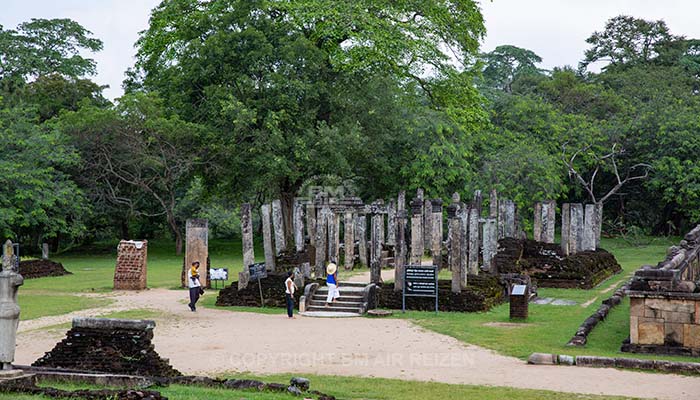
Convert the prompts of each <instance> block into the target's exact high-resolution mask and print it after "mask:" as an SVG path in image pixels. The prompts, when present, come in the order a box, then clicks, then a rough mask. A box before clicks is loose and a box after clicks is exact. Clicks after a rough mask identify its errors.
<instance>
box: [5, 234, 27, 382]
mask: <svg viewBox="0 0 700 400" xmlns="http://www.w3.org/2000/svg"><path fill="white" fill-rule="evenodd" d="M13 265H14V250H13V248H12V242H11V241H9V240H8V241H7V242H5V245H4V246H3V257H2V271H0V370H11V369H12V362H13V361H14V360H15V345H16V340H17V327H18V326H19V305H18V304H17V291H18V290H19V287H20V286H22V284H23V283H24V278H22V275H20V274H18V273H17V272H15V271H14V270H13Z"/></svg>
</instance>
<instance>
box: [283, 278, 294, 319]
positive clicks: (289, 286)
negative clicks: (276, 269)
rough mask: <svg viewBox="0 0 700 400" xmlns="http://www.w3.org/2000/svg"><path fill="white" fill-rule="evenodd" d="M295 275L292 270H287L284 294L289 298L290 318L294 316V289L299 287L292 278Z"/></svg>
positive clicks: (288, 310) (288, 309) (288, 312)
mask: <svg viewBox="0 0 700 400" xmlns="http://www.w3.org/2000/svg"><path fill="white" fill-rule="evenodd" d="M293 276H294V273H293V272H292V271H289V272H287V280H286V281H284V289H285V290H284V296H285V298H286V299H287V316H288V317H289V318H294V291H295V290H296V289H297V285H296V284H295V283H294V279H292V277H293Z"/></svg>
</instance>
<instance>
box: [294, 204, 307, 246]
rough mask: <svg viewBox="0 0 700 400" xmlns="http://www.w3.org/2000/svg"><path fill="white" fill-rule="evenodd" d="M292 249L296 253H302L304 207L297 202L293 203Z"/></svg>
mask: <svg viewBox="0 0 700 400" xmlns="http://www.w3.org/2000/svg"><path fill="white" fill-rule="evenodd" d="M292 222H293V228H294V248H295V250H296V251H297V252H302V251H304V244H305V243H304V206H303V204H301V203H299V202H298V201H295V202H294V218H293V221H292Z"/></svg>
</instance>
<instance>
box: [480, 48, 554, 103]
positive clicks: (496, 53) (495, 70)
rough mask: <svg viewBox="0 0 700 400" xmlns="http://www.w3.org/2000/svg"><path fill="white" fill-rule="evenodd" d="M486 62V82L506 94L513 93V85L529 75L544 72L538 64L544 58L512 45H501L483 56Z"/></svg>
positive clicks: (484, 71) (484, 72)
mask: <svg viewBox="0 0 700 400" xmlns="http://www.w3.org/2000/svg"><path fill="white" fill-rule="evenodd" d="M481 59H482V60H483V62H484V69H483V72H482V73H483V78H484V82H485V83H486V84H487V85H488V86H490V87H493V88H496V89H499V90H503V91H504V92H506V93H512V92H513V83H514V82H515V81H516V80H517V79H518V78H522V77H526V76H528V75H540V74H542V70H541V69H540V68H538V67H537V64H539V63H541V62H542V58H541V57H540V56H538V55H537V54H535V52H533V51H532V50H528V49H523V48H521V47H517V46H512V45H501V46H498V47H496V48H495V49H494V50H493V51H490V52H488V53H485V54H482V55H481Z"/></svg>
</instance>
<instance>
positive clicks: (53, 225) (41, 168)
mask: <svg viewBox="0 0 700 400" xmlns="http://www.w3.org/2000/svg"><path fill="white" fill-rule="evenodd" d="M78 161H79V158H78V154H77V153H76V152H75V150H74V149H73V148H72V146H70V144H69V143H67V142H66V141H65V140H63V138H62V137H61V135H59V134H56V133H55V132H50V131H47V130H46V129H43V128H42V127H41V126H40V125H39V124H38V119H37V115H36V112H35V111H34V110H32V109H26V108H18V107H14V108H0V234H2V235H3V236H4V237H14V238H15V239H16V240H23V241H27V240H28V241H31V243H33V244H34V245H38V244H39V243H41V241H42V240H48V239H57V238H58V237H62V238H64V239H67V240H71V239H80V238H81V237H82V236H83V231H84V228H85V227H84V217H85V215H86V213H87V205H86V203H85V201H84V198H83V196H82V192H81V190H80V189H79V188H78V187H77V186H76V184H75V183H74V182H73V181H72V180H71V178H70V176H69V175H68V173H67V172H66V171H67V170H68V169H70V168H72V167H73V166H74V165H76V163H78Z"/></svg>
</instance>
